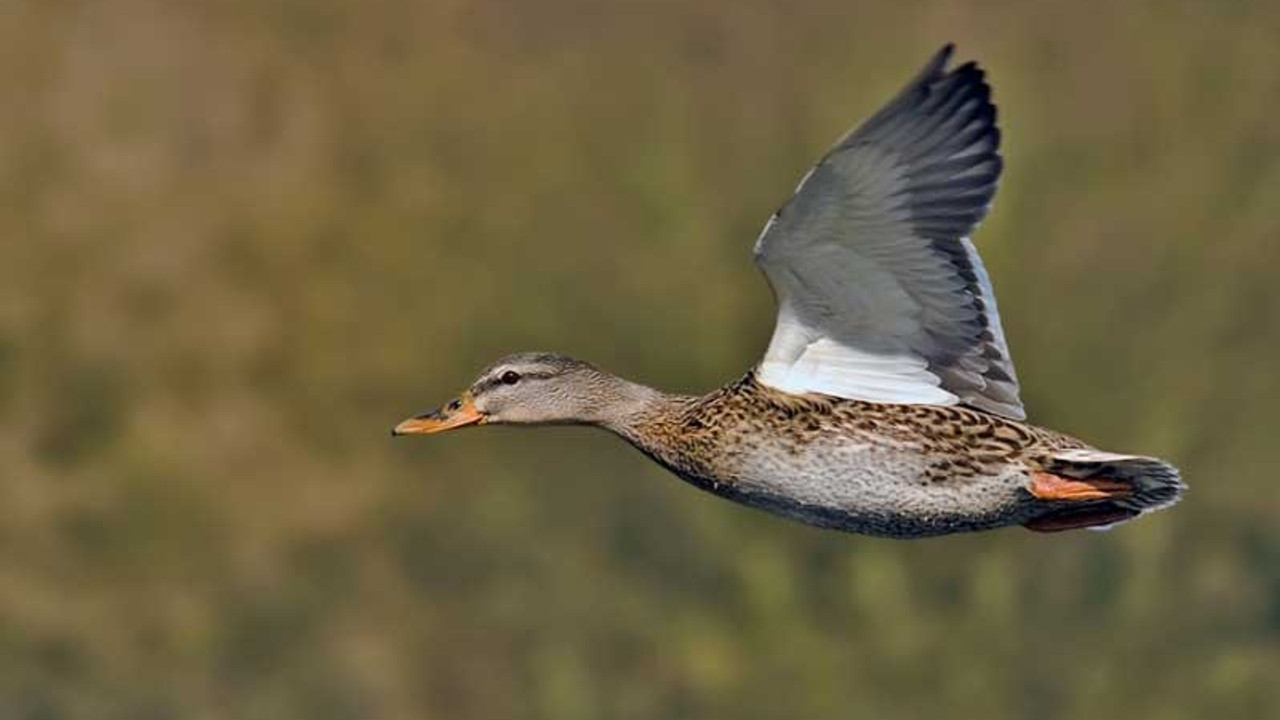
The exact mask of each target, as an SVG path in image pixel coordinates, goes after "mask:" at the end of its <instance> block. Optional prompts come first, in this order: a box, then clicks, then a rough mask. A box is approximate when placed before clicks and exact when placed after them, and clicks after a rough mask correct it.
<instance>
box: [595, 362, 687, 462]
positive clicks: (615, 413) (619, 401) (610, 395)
mask: <svg viewBox="0 0 1280 720" xmlns="http://www.w3.org/2000/svg"><path fill="white" fill-rule="evenodd" d="M604 395H605V397H604V398H602V400H603V401H602V402H600V403H599V404H598V405H597V406H596V407H595V408H594V409H593V411H592V412H591V413H590V416H589V421H590V422H591V423H592V424H593V425H597V426H599V427H602V428H604V429H606V430H608V431H609V432H612V433H614V434H615V435H618V436H620V437H622V438H623V439H625V440H627V441H628V442H630V443H632V444H633V445H643V438H644V437H645V435H646V430H647V429H648V428H650V427H652V426H653V424H654V423H660V422H662V420H663V419H664V418H667V417H669V416H670V415H671V414H672V413H673V412H675V411H676V410H677V409H678V407H679V406H680V405H681V404H682V401H683V400H684V399H685V398H684V397H683V396H680V395H671V394H668V393H664V392H662V391H661V390H655V389H654V388H651V387H649V386H647V385H641V384H640V383H635V382H631V381H630V380H626V379H623V378H620V377H617V376H613V375H609V376H608V392H607V393H605V394H604Z"/></svg>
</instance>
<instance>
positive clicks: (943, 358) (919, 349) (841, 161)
mask: <svg viewBox="0 0 1280 720" xmlns="http://www.w3.org/2000/svg"><path fill="white" fill-rule="evenodd" d="M951 53H952V47H951V46H950V45H948V46H947V47H945V48H943V49H942V50H941V51H939V52H938V54H937V55H935V56H934V58H933V59H932V60H931V61H930V62H929V64H928V66H926V67H925V68H924V70H923V71H922V72H921V73H920V74H919V75H918V76H917V77H916V78H915V80H913V81H912V82H911V83H910V84H909V85H908V86H907V87H906V88H905V89H904V90H903V91H902V92H901V93H900V94H899V95H898V96H897V97H896V98H894V99H893V100H892V101H891V102H890V103H889V104H888V105H886V106H885V107H884V108H883V109H881V110H880V111H879V112H878V113H876V114H875V115H874V116H872V117H871V118H870V119H869V120H867V121H866V122H865V123H863V124H862V125H861V126H860V127H858V128H857V129H856V130H854V131H853V132H852V133H850V134H849V135H847V136H846V137H845V138H844V139H842V140H841V141H840V142H839V143H838V144H837V145H836V146H835V147H834V148H832V149H831V151H829V152H828V153H827V155H826V156H825V157H823V158H822V160H821V161H819V162H818V165H817V166H816V167H814V168H813V169H812V170H810V171H809V174H808V175H806V176H805V178H804V179H803V180H801V181H800V185H799V187H797V188H796V194H795V196H794V197H793V198H792V199H791V200H790V201H789V202H788V203H787V204H786V205H784V206H783V207H782V209H781V210H779V211H778V212H777V214H775V215H774V216H773V217H772V218H771V219H770V220H769V223H768V224H767V225H766V226H765V228H764V232H762V233H761V235H760V239H759V240H758V241H757V242H756V248H755V256H756V262H758V263H759V265H760V267H761V268H762V269H763V270H764V272H765V275H766V276H767V277H768V278H769V283H770V285H772V286H773V291H774V295H775V296H776V298H777V301H778V320H777V325H776V327H775V328H774V333H773V339H772V340H771V341H770V343H769V349H768V351H767V352H766V353H765V356H764V360H763V361H761V363H760V367H759V369H758V376H759V379H760V381H761V382H763V383H764V384H766V385H769V386H771V387H774V388H777V389H779V390H783V391H785V392H792V393H806V392H816V393H825V394H828V395H835V396H839V397H846V398H854V399H860V400H869V401H873V402H888V403H927V404H936V405H950V404H956V403H965V404H968V405H972V406H974V407H977V408H981V409H983V410H987V411H989V412H993V413H997V414H1000V415H1004V416H1006V417H1011V418H1016V419H1022V418H1024V417H1025V416H1026V413H1025V411H1024V410H1023V408H1022V402H1021V401H1020V400H1019V399H1018V381H1017V377H1016V376H1015V375H1014V370H1013V361H1012V360H1011V359H1010V357H1009V349H1008V347H1007V345H1006V344H1005V339H1004V332H1003V331H1002V330H1001V328H1000V315H999V313H998V312H997V310H996V299H995V293H994V292H993V291H992V289H991V282H990V280H989V279H988V278H987V273H986V270H985V269H984V268H983V266H982V260H981V258H979V257H978V253H977V251H976V250H975V249H974V247H973V243H972V242H970V240H969V235H970V233H971V232H972V231H973V229H974V227H975V226H977V224H978V223H979V222H980V221H981V220H982V218H983V217H984V216H985V215H986V214H987V210H988V209H989V208H990V207H991V200H992V197H993V196H994V195H995V192H996V183H997V181H998V180H999V177H1000V171H1001V168H1002V163H1001V160H1000V155H999V152H998V151H999V146H1000V131H999V130H998V129H997V128H996V108H995V106H994V105H993V104H992V103H991V88H990V87H988V86H987V84H986V82H985V81H984V79H983V72H982V70H980V69H979V68H978V67H977V66H976V65H974V64H973V63H966V64H964V65H961V66H959V67H957V68H954V69H952V70H947V69H946V66H947V63H948V61H949V60H950V58H951Z"/></svg>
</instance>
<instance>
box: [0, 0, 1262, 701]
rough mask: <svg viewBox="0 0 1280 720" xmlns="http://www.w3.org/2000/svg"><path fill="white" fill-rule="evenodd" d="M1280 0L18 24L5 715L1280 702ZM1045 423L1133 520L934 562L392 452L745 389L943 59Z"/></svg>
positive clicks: (236, 12) (522, 447)
mask: <svg viewBox="0 0 1280 720" xmlns="http://www.w3.org/2000/svg"><path fill="white" fill-rule="evenodd" d="M1277 38H1280V8H1278V7H1277V6H1276V5H1275V4H1274V3H1268V2H1263V1H1262V0H1259V1H1257V2H1244V1H1239V2H1203V3H1194V2H1154V1H1153V2H1126V3H1108V2H1098V3H1090V2H1080V1H1079V0H1064V1H1062V2H1049V3H1028V2H1017V1H1014V0H1010V1H1008V2H976V1H974V2H943V1H941V0H938V1H935V2H922V3H912V2H902V1H901V0H892V1H888V0H887V1H886V2H877V3H866V2H832V3H811V2H796V3H792V2H782V1H778V2H763V1H759V0H743V1H739V2H732V3H729V2H726V3H715V4H713V3H692V2H686V1H678V0H670V1H669V2H648V3H641V2H613V3H609V2H599V3H597V2H586V1H585V0H578V1H571V0H555V1H543V2H533V1H528V2H525V1H521V0H506V1H505V2H500V1H497V0H492V1H486V2H479V1H477V0H456V1H453V2H445V1H440V2H417V3H411V2H390V1H383V0H377V1H364V2H354V1H353V2H337V1H336V0H328V1H322V0H312V1H305V2H304V1H303V0H280V1H275V2H261V1H259V0H239V1H236V0H226V1H223V2H185V3H184V2H172V1H170V0H154V1H148V0H112V2H89V1H85V2H72V1H70V0H43V1H40V2H35V1H31V2H27V1H24V0H10V1H8V2H4V3H0V98H3V108H4V109H3V111H0V469H2V477H0V716H2V717H4V718H32V719H45V718H49V719H53V718H69V719H71V720H81V719H97V718H108V719H114V718H119V719H121V720H125V719H127V720H152V719H155V720H161V719H167V718H175V719H176V718H183V719H184V720H185V719H188V718H190V719H194V720H204V719H215V718H248V719H251V720H256V719H262V720H279V719H289V718H307V719H313V720H329V719H334V720H339V719H346V718H352V719H355V718H397V719H398V718H405V719H410V718H449V719H460V720H468V719H473V718H476V719H488V718H494V719H506V718H545V719H554V720H578V719H595V718H621V719H636V720H641V719H643V720H649V719H653V718H725V719H735V720H736V719H748V720H750V719H755V718H761V719H764V718H770V719H773V718H778V719H788V720H790V719H796V720H826V719H828V718H855V719H856V718H875V719H876V720H896V719H899V718H940V717H941V718H983V719H986V720H1005V719H1013V718H1036V720H1072V719H1086V718H1087V719H1089V720H1098V719H1101V718H1171V719H1177V718H1263V717H1268V716H1271V717H1277V716H1280V683H1278V682H1277V679H1278V678H1280V484H1278V482H1277V476H1276V469H1277V466H1280V441H1278V440H1277V422H1276V411H1277V406H1278V404H1280V373H1277V354H1278V353H1280V289H1278V288H1277V279H1278V278H1280V247H1278V245H1280V220H1278V219H1277V210H1278V209H1280V206H1278V202H1280V200H1278V198H1280V124H1278V123H1277V121H1276V118H1277V117H1280V42H1277ZM947 40H954V41H956V42H957V43H958V44H959V49H960V57H961V58H962V59H968V58H978V59H980V60H981V61H982V62H983V64H984V65H985V66H986V67H987V68H988V70H989V71H990V73H991V76H992V78H993V81H994V85H995V89H996V90H995V93H996V98H997V101H998V102H999V104H1000V108H1001V113H1002V116H1001V117H1002V120H1001V126H1002V128H1003V130H1004V138H1005V143H1004V147H1005V154H1006V157H1007V160H1008V163H1007V165H1008V167H1007V171H1006V173H1005V176H1004V185H1003V189H1002V191H1001V194H1000V196H999V198H998V200H997V202H996V205H995V209H994V212H993V214H992V215H991V217H990V219H989V221H988V222H987V223H986V224H985V225H984V226H983V228H982V229H981V231H980V232H979V233H978V237H977V240H978V245H979V246H980V247H981V248H982V250H983V252H984V255H985V257H986V259H987V263H988V267H989V269H990V271H991V274H992V276H993V278H994V282H995V285H996V288H997V290H998V291H999V296H1000V300H1001V308H1000V309H1001V311H1002V312H1001V314H1002V316H1003V317H1004V321H1005V328H1006V330H1007V332H1008V335H1009V339H1010V343H1011V345H1012V348H1013V351H1014V354H1015V356H1016V358H1017V361H1018V368H1019V370H1020V373H1021V376H1022V378H1023V391H1024V397H1025V399H1026V401H1027V405H1028V407H1029V409H1030V411H1031V415H1032V417H1033V419H1034V420H1035V421H1037V422H1039V423H1041V424H1045V425H1050V426H1053V427H1057V428H1059V429H1062V430H1065V431H1068V432H1072V433H1075V434H1078V435H1080V436H1081V437H1083V438H1085V439H1088V440H1090V441H1092V442H1094V443H1096V444H1098V445H1100V446H1102V447H1105V448H1113V449H1120V450H1125V451H1131V452H1143V453H1150V454H1157V455H1161V456H1164V457H1168V458H1170V459H1172V460H1173V461H1175V462H1177V463H1178V464H1180V465H1181V466H1182V467H1183V469H1184V472H1185V474H1186V477H1187V479H1188V481H1189V482H1190V484H1191V492H1190V493H1189V495H1188V497H1187V500H1186V501H1185V502H1184V503H1183V504H1182V505H1181V506H1179V507H1178V508H1176V509H1175V510H1173V511H1171V512H1166V513H1161V514H1159V515H1156V516H1152V517H1149V518H1146V519H1144V520H1142V521H1141V522H1139V523H1135V524H1132V525H1129V526H1126V527H1124V528H1122V529H1120V530H1118V531H1115V532H1112V533H1103V534H1096V533H1087V532H1082V533H1074V534H1066V535H1059V536H1038V535H1034V534H1031V533H1027V532H1024V531H1021V530H1017V529H1014V530H1006V531H1001V532H994V533H989V534H983V535H975V536H958V537H951V538H944V539H937V540H929V541H918V542H890V541H884V540H875V539H868V538H863V537H857V536H851V535H839V534H834V533H829V532H822V531H818V530H813V529H809V528H806V527H804V526H801V525H796V524H792V523H789V522H786V521H783V520H780V519H775V518H773V517H770V516H767V515H764V514H761V513H758V512H756V511H752V510H748V509H744V508H740V507H738V506H735V505H732V504H729V503H726V502H724V501H721V500H718V499H715V498H712V497H710V496H707V495H703V494H701V493H698V492H696V491H694V490H693V489H691V488H689V487H686V486H684V485H683V484H681V483H680V482H679V481H677V480H676V479H674V478H673V477H671V476H669V475H667V474H665V473H664V472H662V471H661V470H660V469H658V468H657V467H655V466H653V465H651V464H650V463H649V462H648V461H646V460H645V459H644V458H642V457H641V456H640V455H639V454H638V453H636V452H634V451H633V450H631V449H629V448H627V447H625V446H624V445H622V444H621V443H619V442H618V441H616V440H615V439H613V438H610V437H608V436H606V435H604V434H603V433H595V432H592V431H589V430H585V429H546V430H513V429H503V428H492V429H485V430H479V431H469V432H462V433H458V434H455V435H450V436H444V437H440V438H431V439H423V438H411V439H401V440H397V441H394V442H393V441H392V440H391V439H390V438H389V437H388V430H389V429H390V427H391V425H392V424H394V423H395V422H396V421H398V420H400V419H401V418H403V417H404V416H406V415H409V414H411V413H414V412H417V411H421V410H425V409H428V408H430V407H432V406H433V405H434V404H435V403H436V402H438V401H441V400H447V399H448V398H449V397H451V396H453V395H454V394H455V393H456V391H457V390H458V389H460V388H462V387H464V386H465V385H466V384H467V383H469V382H470V380H471V379H472V376H473V374H474V373H475V372H476V371H477V370H478V369H479V368H480V367H481V366H482V365H483V364H485V363H487V362H489V361H490V360H492V359H494V358H495V357H496V356H498V355H500V354H503V353H506V352H509V351H513V350H518V349H554V350H559V351H563V352H567V353H570V354H574V355H577V356H579V357H582V358H584V359H587V360H591V361H594V362H596V363H598V364H600V365H602V366H604V367H607V368H610V369H612V370H615V371H617V372H619V373H620V374H624V375H626V376H629V377H632V378H634V379H637V380H641V381H645V382H649V383H652V384H655V385H659V386H662V387H665V388H669V389H674V390H681V391H702V390H706V389H709V388H711V387H714V386H715V385H716V384H718V383H721V382H725V381H728V380H730V379H732V378H735V377H737V376H738V375H739V374H740V373H742V372H743V371H744V370H746V369H747V368H748V367H750V365H751V364H752V363H753V362H754V360H755V359H756V358H757V357H758V356H759V354H760V353H761V351H762V349H763V347H764V345H765V343H766V341H767V338H768V335H769V332H770V330H771V327H772V321H773V318H772V315H773V306H772V300H771V297H770V294H769V291H768V289H767V287H766V285H765V283H764V282H763V280H762V279H761V278H760V277H759V276H758V274H757V272H756V270H755V269H754V268H753V266H752V264H751V261H750V246H751V243H752V242H753V241H754V239H755V236H756V234H757V232H758V231H759V228H760V227H761V226H762V224H763V223H764V221H765V219H766V218H767V217H768V216H769V214H770V212H772V211H773V210H774V208H775V207H777V206H778V205H779V204H780V203H781V202H783V201H784V200H785V199H786V198H787V196H788V195H789V193H790V192H791V189H792V188H793V186H794V184H795V182H796V181H797V179H798V178H799V177H800V175H801V174H802V173H803V172H804V171H805V170H806V169H807V167H808V166H809V164H810V163H811V161H813V160H814V158H816V157H817V156H818V155H819V154H820V153H821V152H822V151H823V150H824V149H825V147H826V146H827V144H828V143H829V142H830V141H832V140H834V139H835V138H836V137H837V136H839V135H840V134H842V133H843V132H844V131H845V130H846V129H847V128H848V127H849V126H850V125H851V124H852V123H853V122H855V121H856V120H858V119H859V118H861V117H863V116H865V115H866V114H867V113H869V112H870V111H872V110H874V109H875V108H876V107H877V105H878V104H879V103H880V102H882V101H883V100H884V99H886V97H887V96H888V95H889V94H890V93H892V92H894V91H895V90H896V89H897V88H898V87H899V86H900V85H901V84H902V83H904V82H905V81H906V80H907V78H908V77H910V76H911V74H912V73H914V72H915V71H916V69H917V68H918V67H919V66H920V65H921V64H922V63H923V62H924V61H925V60H926V58H927V57H928V56H929V54H930V53H932V52H933V51H934V50H935V49H936V48H937V47H938V46H939V45H941V44H942V43H943V42H944V41H947Z"/></svg>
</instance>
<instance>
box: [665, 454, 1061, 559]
mask: <svg viewBox="0 0 1280 720" xmlns="http://www.w3.org/2000/svg"><path fill="white" fill-rule="evenodd" d="M718 465H719V467H718V468H717V470H718V471H717V472H716V473H714V474H715V475H716V476H717V478H719V479H718V480H707V479H703V478H699V477H697V476H691V475H690V474H688V473H680V474H681V475H682V476H684V477H685V478H686V479H688V480H689V481H691V482H693V483H694V484H695V485H698V486H699V487H702V488H704V489H706V490H709V491H711V492H714V493H716V494H718V495H722V496H724V497H727V498H730V499H732V500H735V501H737V502H741V503H744V504H747V505H751V506H753V507H758V508H761V509H763V510H768V511H770V512H773V513H777V514H779V515H784V516H786V517H790V518H793V519H796V520H800V521H801V522H805V523H808V524H811V525H817V526H819V527H824V528H832V529H838V530H844V531H848V532H858V533H864V534H868V535H879V536H885V537H900V538H901V537H925V536H931V535H944V534H947V533H953V532H963V531H972V530H986V529H990V528H995V527H1000V526H1003V525H1012V524H1018V523H1022V522H1025V521H1026V520H1028V519H1029V518H1030V517H1032V516H1033V515H1034V514H1035V512H1036V508H1035V507H1034V500H1033V499H1032V498H1031V496H1030V495H1029V494H1028V493H1027V492H1026V490H1025V487H1026V481H1027V478H1026V474H1025V471H1023V470H1022V469H1020V468H1018V467H1015V466H1012V465H999V466H991V467H984V468H981V471H980V472H978V473H976V474H975V473H973V472H971V471H964V472H959V471H957V472H955V473H948V472H939V470H938V468H939V467H946V458H943V457H934V456H931V455H929V454H927V453H923V452H921V450H920V449H919V448H918V447H913V446H910V445H906V444H895V443H889V442H851V441H850V439H849V438H838V439H836V441H834V442H824V441H821V440H819V441H817V442H814V443H810V444H808V445H805V446H803V447H800V448H796V447H794V446H792V447H790V448H783V447H770V446H767V445H766V446H759V447H754V448H750V449H745V450H744V449H739V450H737V451H736V452H733V453H732V454H729V455H726V456H724V457H722V458H720V462H719V463H718Z"/></svg>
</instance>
